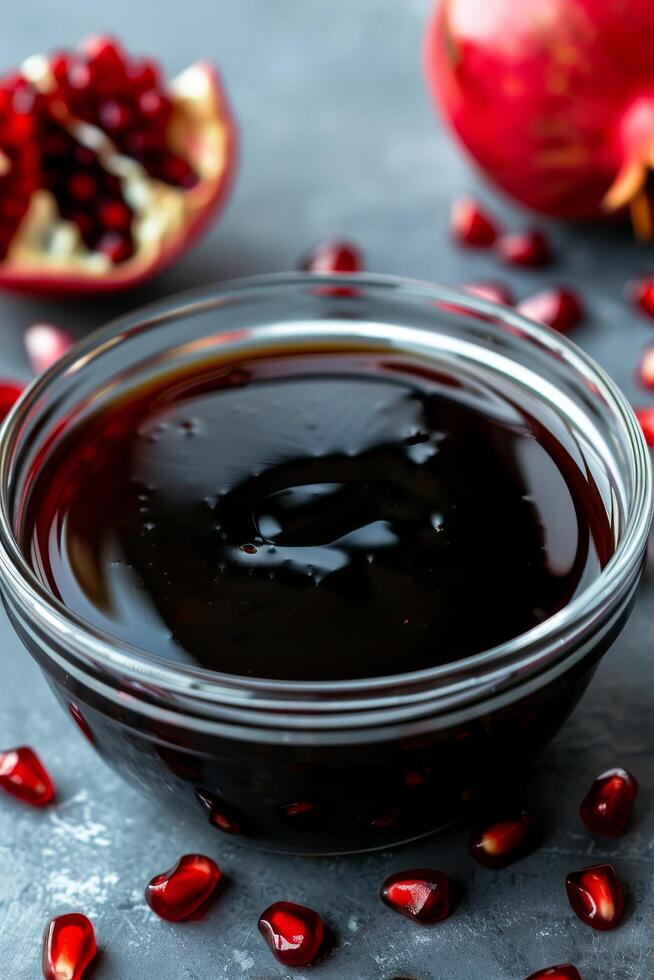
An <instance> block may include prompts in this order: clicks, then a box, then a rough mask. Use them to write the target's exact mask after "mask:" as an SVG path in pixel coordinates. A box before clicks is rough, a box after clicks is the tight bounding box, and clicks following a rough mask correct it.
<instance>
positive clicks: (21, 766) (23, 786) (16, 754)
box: [0, 746, 55, 806]
mask: <svg viewBox="0 0 654 980" xmlns="http://www.w3.org/2000/svg"><path fill="white" fill-rule="evenodd" d="M0 789H3V790H5V792H7V793H9V794H10V795H11V796H15V797H16V799H18V800H22V802H23V803H29V804H30V806H45V805H46V804H47V803H50V801H51V800H52V799H53V797H54V795H55V790H54V785H53V783H52V780H51V779H50V776H49V774H48V772H47V770H46V768H45V766H44V765H43V763H42V762H41V760H40V759H39V757H38V755H37V754H36V752H34V751H33V750H32V749H30V748H28V747H27V746H21V747H20V748H17V749H8V750H7V751H6V752H0Z"/></svg>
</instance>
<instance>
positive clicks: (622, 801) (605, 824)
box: [579, 769, 638, 837]
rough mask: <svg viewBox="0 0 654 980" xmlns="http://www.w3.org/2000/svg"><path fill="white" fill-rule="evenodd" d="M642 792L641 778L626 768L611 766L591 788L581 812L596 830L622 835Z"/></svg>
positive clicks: (599, 832) (584, 819) (591, 828)
mask: <svg viewBox="0 0 654 980" xmlns="http://www.w3.org/2000/svg"><path fill="white" fill-rule="evenodd" d="M637 794H638V782H637V780H636V778H635V777H634V776H632V775H631V773H629V772H627V770H626V769H608V770H607V771H606V772H603V773H601V774H600V775H599V776H598V777H597V779H596V780H595V781H594V783H593V785H592V786H591V787H590V789H589V790H588V793H587V794H586V796H585V798H584V800H583V802H582V804H581V806H580V807H579V815H580V816H581V819H582V821H583V822H584V823H585V825H586V826H587V827H588V829H589V830H590V831H591V833H593V834H599V835H603V836H605V837H619V836H620V834H623V833H624V832H625V829H626V827H627V823H628V821H629V816H630V814H631V810H632V808H633V805H634V800H635V799H636V796H637Z"/></svg>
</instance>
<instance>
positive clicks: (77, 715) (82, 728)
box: [68, 701, 95, 745]
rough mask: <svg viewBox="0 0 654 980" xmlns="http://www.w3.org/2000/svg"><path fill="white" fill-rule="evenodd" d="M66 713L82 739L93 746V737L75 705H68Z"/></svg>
mask: <svg viewBox="0 0 654 980" xmlns="http://www.w3.org/2000/svg"><path fill="white" fill-rule="evenodd" d="M68 711H69V713H70V717H71V718H72V719H73V721H74V722H75V724H76V725H77V727H78V728H79V730H80V731H81V733H82V735H83V736H84V738H86V739H87V740H88V741H89V742H90V743H91V745H95V737H94V735H93V732H92V731H91V727H90V725H89V723H88V721H87V720H86V718H85V717H84V715H83V714H82V712H81V711H80V710H79V708H78V707H77V705H76V704H73V702H72V701H71V702H70V704H69V705H68Z"/></svg>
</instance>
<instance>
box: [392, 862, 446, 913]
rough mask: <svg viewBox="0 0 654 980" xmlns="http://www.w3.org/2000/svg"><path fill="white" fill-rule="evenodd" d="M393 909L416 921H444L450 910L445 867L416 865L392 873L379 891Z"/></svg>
mask: <svg viewBox="0 0 654 980" xmlns="http://www.w3.org/2000/svg"><path fill="white" fill-rule="evenodd" d="M380 895H381V899H382V901H383V902H384V903H385V904H386V905H388V907H389V908H390V909H393V911H394V912H399V913H400V915H404V916H406V918H407V919H413V921H414V922H424V923H433V922H441V921H442V920H443V919H446V918H447V917H448V915H449V914H450V882H449V878H448V877H447V875H446V874H443V872H442V871H435V870H434V869H432V868H416V869H414V870H411V871H399V872H397V873H396V874H393V875H390V877H388V878H387V879H386V880H385V882H384V883H383V885H382V886H381V891H380Z"/></svg>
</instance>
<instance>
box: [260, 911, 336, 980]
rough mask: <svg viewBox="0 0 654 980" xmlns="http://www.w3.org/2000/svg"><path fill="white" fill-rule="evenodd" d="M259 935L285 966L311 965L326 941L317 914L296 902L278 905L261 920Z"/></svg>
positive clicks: (321, 923) (262, 916)
mask: <svg viewBox="0 0 654 980" xmlns="http://www.w3.org/2000/svg"><path fill="white" fill-rule="evenodd" d="M259 932H260V933H261V935H262V936H263V937H264V939H265V940H266V942H267V943H268V945H269V946H270V949H271V950H272V953H273V955H274V956H275V958H276V959H277V960H279V962H280V963H283V964H284V966H308V965H309V964H310V963H312V962H313V961H314V960H315V958H316V957H317V956H318V953H319V952H320V950H321V948H322V945H323V943H324V941H325V927H324V925H323V921H322V919H321V918H320V916H319V915H318V913H317V912H314V911H313V909H309V908H306V907H305V906H304V905H296V904H295V903H294V902H275V903H274V904H273V905H271V906H269V907H268V908H267V909H266V911H265V912H264V913H263V915H261V917H260V918H259Z"/></svg>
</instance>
